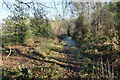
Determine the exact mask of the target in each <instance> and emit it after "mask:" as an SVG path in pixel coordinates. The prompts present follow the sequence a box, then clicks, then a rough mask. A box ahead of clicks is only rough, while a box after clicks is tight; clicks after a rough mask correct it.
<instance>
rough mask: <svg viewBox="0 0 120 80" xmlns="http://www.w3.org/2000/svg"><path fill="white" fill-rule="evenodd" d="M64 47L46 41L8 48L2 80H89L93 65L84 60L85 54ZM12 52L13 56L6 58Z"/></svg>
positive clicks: (5, 52) (4, 56) (57, 43)
mask: <svg viewBox="0 0 120 80" xmlns="http://www.w3.org/2000/svg"><path fill="white" fill-rule="evenodd" d="M65 46H66V44H65V43H64V41H61V42H59V40H57V39H55V40H53V39H49V40H47V39H46V40H44V41H39V42H37V43H34V44H29V45H16V46H9V47H7V49H8V50H5V51H4V50H3V55H2V56H3V57H2V60H3V80H5V79H8V78H9V79H16V78H17V80H20V79H22V80H26V79H28V80H30V79H35V80H39V79H40V78H44V79H47V78H50V79H58V78H60V79H65V78H66V79H68V80H72V78H74V79H77V80H79V79H80V78H87V77H88V73H89V72H91V71H92V69H91V67H93V65H92V64H91V63H92V61H91V60H90V59H89V58H87V57H85V56H83V53H82V52H81V51H82V50H81V49H79V48H77V47H76V46H72V47H65ZM9 48H11V49H12V54H11V55H10V56H9V57H7V56H8V53H9ZM96 58H97V57H96ZM87 72H88V73H87Z"/></svg>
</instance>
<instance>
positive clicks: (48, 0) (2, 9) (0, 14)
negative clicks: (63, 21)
mask: <svg viewBox="0 0 120 80" xmlns="http://www.w3.org/2000/svg"><path fill="white" fill-rule="evenodd" d="M4 1H5V2H7V4H9V5H11V4H13V3H14V1H15V0H4ZM22 1H24V2H30V1H39V2H44V3H45V4H46V5H47V6H50V7H54V4H53V0H22ZM54 1H55V2H58V1H59V2H60V1H62V0H54ZM66 1H70V0H66ZM72 1H90V2H91V1H99V2H101V1H110V0H72ZM117 1H119V0H117ZM57 8H58V12H59V13H60V14H61V13H62V7H61V5H58V6H57ZM46 10H47V11H48V15H47V17H49V18H54V16H56V15H57V11H56V9H55V8H52V9H51V8H48V9H46ZM69 14H70V13H68V14H67V15H69ZM8 15H12V14H11V12H10V11H9V10H8V8H7V7H6V5H5V4H3V0H0V23H2V21H3V19H5V18H6V17H7V16H8Z"/></svg>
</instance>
